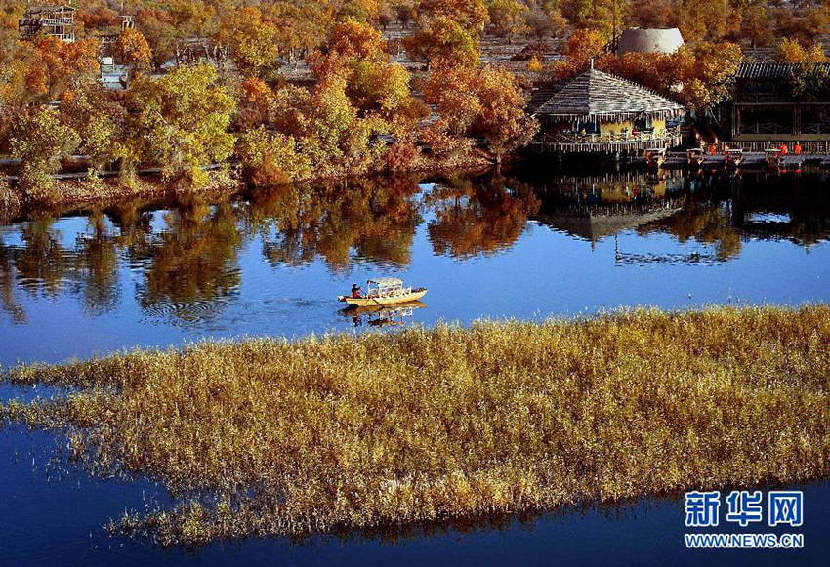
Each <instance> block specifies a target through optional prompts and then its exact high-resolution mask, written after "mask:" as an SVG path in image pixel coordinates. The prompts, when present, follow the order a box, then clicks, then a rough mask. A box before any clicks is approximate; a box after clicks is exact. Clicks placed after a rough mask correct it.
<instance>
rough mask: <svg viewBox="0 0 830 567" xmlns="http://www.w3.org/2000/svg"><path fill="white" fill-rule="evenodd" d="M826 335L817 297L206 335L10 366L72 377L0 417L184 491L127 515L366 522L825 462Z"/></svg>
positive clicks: (665, 487) (131, 521)
mask: <svg viewBox="0 0 830 567" xmlns="http://www.w3.org/2000/svg"><path fill="white" fill-rule="evenodd" d="M828 344H830V307H828V306H811V307H804V308H801V309H798V310H789V309H778V308H742V309H737V308H712V309H707V310H705V311H703V312H683V313H673V314H672V313H664V312H659V311H656V310H648V311H632V312H623V313H619V314H614V315H609V316H603V317H597V318H592V319H588V320H584V321H570V320H556V321H550V322H546V323H543V324H536V323H523V322H503V323H497V322H493V323H481V324H476V325H474V326H473V327H472V328H470V329H463V328H459V327H454V326H440V327H438V328H436V329H432V330H425V329H417V328H416V329H410V330H405V331H402V332H399V333H396V334H388V335H380V334H368V335H364V336H361V337H359V338H353V337H351V336H334V337H326V338H311V339H307V340H303V341H299V342H296V343H287V342H282V341H272V340H253V341H246V342H243V343H238V344H232V343H222V344H200V345H196V346H192V347H189V348H187V349H184V350H181V351H177V350H169V351H164V352H134V353H130V354H122V355H115V356H111V357H107V358H103V359H99V360H92V361H86V362H77V363H71V364H67V365H61V366H31V367H20V368H16V369H14V370H12V371H11V374H10V379H11V380H12V381H14V382H17V383H49V384H55V383H57V384H66V385H75V386H79V387H80V388H81V391H80V393H76V394H73V395H72V396H70V397H68V398H65V399H59V400H54V401H51V402H44V403H41V404H38V405H22V404H16V403H12V404H10V405H7V407H6V409H5V413H6V416H7V418H9V419H12V420H22V421H27V422H29V423H30V424H32V425H37V424H40V425H50V426H55V427H61V428H68V431H69V439H70V443H69V446H70V450H71V451H72V453H73V454H74V455H75V456H76V457H78V458H83V459H89V464H90V465H92V466H96V467H103V468H104V469H110V470H112V469H119V470H126V471H128V472H130V473H139V474H148V475H150V476H151V477H154V478H158V479H161V480H163V481H164V482H165V483H166V484H167V485H168V486H169V487H171V488H172V489H173V490H174V491H176V493H177V494H179V495H180V496H181V502H182V504H181V505H180V506H179V507H178V508H176V509H175V510H169V511H159V512H155V513H151V514H149V515H147V516H141V517H138V516H134V517H129V516H127V517H125V518H123V519H122V522H121V524H120V526H119V528H120V529H124V530H125V531H128V532H131V531H144V530H146V531H148V532H150V533H151V534H152V535H153V536H154V537H156V538H158V540H159V541H161V542H163V543H174V542H188V543H194V542H200V541H205V540H210V539H213V538H218V537H229V536H239V535H247V534H301V533H307V532H311V531H318V530H323V531H324V530H336V529H353V528H366V529H373V528H379V527H388V526H394V525H402V524H409V523H412V522H421V521H425V522H429V521H434V520H442V519H448V518H465V517H472V516H478V515H481V514H492V513H500V512H516V511H534V510H540V509H547V508H551V507H555V506H558V505H561V504H566V503H575V502H586V501H608V500H616V499H621V498H626V497H632V496H639V495H642V494H657V493H663V492H665V491H671V490H676V489H682V488H698V489H700V488H707V487H716V486H723V485H732V484H747V485H753V486H757V485H758V484H759V483H762V482H766V481H773V482H776V481H781V482H791V481H798V480H806V479H812V478H820V477H825V476H826V475H827V474H828V471H830V461H828V458H829V457H830V431H828V424H830V394H828V386H829V385H830V349H828ZM193 495H198V496H199V498H195V497H194V498H193V499H191V496H193Z"/></svg>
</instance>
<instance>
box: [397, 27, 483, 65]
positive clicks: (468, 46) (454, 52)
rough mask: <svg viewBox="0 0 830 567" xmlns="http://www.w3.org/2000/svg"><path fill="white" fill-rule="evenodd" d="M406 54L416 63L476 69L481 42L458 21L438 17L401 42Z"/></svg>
mask: <svg viewBox="0 0 830 567" xmlns="http://www.w3.org/2000/svg"><path fill="white" fill-rule="evenodd" d="M404 45H405V47H406V51H407V53H408V54H409V56H410V57H412V58H413V59H415V60H420V61H427V62H429V63H432V62H437V61H442V60H443V61H448V62H453V63H454V64H456V65H475V64H476V63H478V60H479V57H480V56H481V48H480V42H479V40H478V38H477V37H476V36H475V35H474V34H472V33H470V32H469V31H468V30H466V29H465V28H464V26H462V25H461V24H460V23H458V22H457V21H455V20H453V19H451V18H447V17H445V16H440V17H437V18H434V19H432V20H430V21H429V22H428V23H427V24H426V25H425V26H424V27H423V28H421V29H420V30H419V31H418V32H416V33H414V34H412V35H410V36H408V37H407V38H405V39H404Z"/></svg>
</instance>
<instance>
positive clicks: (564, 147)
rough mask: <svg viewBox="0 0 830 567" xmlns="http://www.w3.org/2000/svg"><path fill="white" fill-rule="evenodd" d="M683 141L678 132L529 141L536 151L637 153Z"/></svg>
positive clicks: (676, 144)
mask: <svg viewBox="0 0 830 567" xmlns="http://www.w3.org/2000/svg"><path fill="white" fill-rule="evenodd" d="M682 142H683V137H682V136H681V135H680V134H677V135H675V136H665V137H651V136H642V137H632V138H630V139H627V140H619V139H615V140H609V139H602V138H599V137H598V138H596V139H591V138H585V139H582V140H555V139H542V140H535V141H533V142H531V149H533V150H534V151H536V152H538V153H564V154H606V155H637V154H639V153H642V152H643V151H644V150H648V149H655V148H657V149H662V148H673V147H675V146H679V145H680V144H681V143H682Z"/></svg>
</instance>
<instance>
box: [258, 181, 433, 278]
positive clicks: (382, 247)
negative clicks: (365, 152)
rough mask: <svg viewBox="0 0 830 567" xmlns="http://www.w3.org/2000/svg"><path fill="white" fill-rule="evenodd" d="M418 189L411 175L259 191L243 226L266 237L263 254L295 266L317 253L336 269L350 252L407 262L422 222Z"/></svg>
mask: <svg viewBox="0 0 830 567" xmlns="http://www.w3.org/2000/svg"><path fill="white" fill-rule="evenodd" d="M418 191H419V186H418V183H417V181H416V180H415V179H413V178H399V179H395V180H391V181H389V180H386V181H381V180H364V181H361V182H356V183H351V184H348V185H331V186H323V187H310V186H303V185H297V186H289V187H283V188H277V189H274V190H272V191H268V192H264V191H260V192H257V193H255V194H254V195H253V196H252V198H251V201H250V204H249V205H248V206H247V207H246V209H247V211H246V224H247V228H248V229H249V230H252V231H256V232H259V233H261V234H263V235H264V246H263V253H264V254H265V257H266V258H267V259H268V261H269V262H270V263H271V264H273V265H280V264H284V265H288V266H298V265H302V264H307V263H309V262H312V261H313V260H314V259H315V258H316V257H318V256H320V257H322V258H323V259H324V261H325V262H326V264H327V265H328V266H329V267H330V268H331V269H332V270H340V271H344V270H346V269H348V268H349V267H350V265H351V262H352V258H353V256H357V257H359V258H362V259H365V260H366V261H370V262H375V263H379V264H384V263H388V264H392V265H406V264H408V263H409V261H410V249H411V247H412V239H413V237H414V235H415V229H416V227H417V226H418V224H419V223H420V222H421V217H420V214H419V212H418V203H417V201H416V200H415V199H413V196H414V195H415V194H416V193H418Z"/></svg>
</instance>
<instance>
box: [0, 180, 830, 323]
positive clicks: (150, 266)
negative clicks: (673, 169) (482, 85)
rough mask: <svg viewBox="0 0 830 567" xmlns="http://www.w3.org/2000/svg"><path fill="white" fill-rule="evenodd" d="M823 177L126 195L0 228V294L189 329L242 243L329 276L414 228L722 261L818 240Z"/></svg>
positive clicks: (463, 240)
mask: <svg viewBox="0 0 830 567" xmlns="http://www.w3.org/2000/svg"><path fill="white" fill-rule="evenodd" d="M825 183H826V179H825V178H824V177H823V176H821V175H803V176H780V177H779V176H772V177H769V176H767V175H766V174H763V173H759V174H757V175H751V176H743V177H738V176H734V175H733V176H722V177H721V176H696V177H684V176H682V175H677V174H674V175H672V174H660V175H658V176H654V175H649V174H645V173H636V172H632V173H615V174H608V175H598V176H594V177H564V176H563V177H555V178H551V177H547V178H541V179H540V178H534V177H532V176H524V177H522V178H521V179H517V178H516V177H506V176H502V175H493V174H488V175H480V176H474V177H458V178H454V177H450V178H444V179H441V180H439V181H437V182H434V183H421V184H419V182H418V180H417V179H415V178H412V177H403V178H396V179H393V180H388V179H385V180H384V179H368V180H364V181H360V182H356V183H349V184H333V185H326V186H314V187H312V186H304V185H296V186H288V187H279V188H274V189H272V190H268V191H257V192H255V193H253V194H251V195H249V196H248V197H247V198H246V199H242V200H234V201H227V202H222V203H218V204H202V203H191V204H188V205H177V206H170V205H161V206H160V205H159V204H152V203H141V202H135V203H131V204H128V205H124V206H119V207H116V208H112V209H107V210H105V211H93V212H91V213H88V214H86V215H82V216H73V217H67V218H63V219H60V218H58V217H45V216H44V217H41V218H36V219H32V220H27V221H24V222H20V223H17V224H11V225H6V226H3V227H0V305H2V309H3V311H5V312H6V313H7V314H8V316H9V318H10V320H11V321H13V322H14V323H17V324H25V323H26V322H27V320H28V319H27V313H26V307H25V305H26V302H25V301H24V300H23V298H24V297H27V296H28V297H30V298H33V299H37V298H41V299H47V300H50V301H57V300H59V299H60V298H62V297H64V296H66V297H76V298H78V304H79V305H80V306H81V308H82V309H83V311H84V313H85V314H87V315H90V316H97V315H102V314H104V313H108V312H112V311H117V310H118V309H119V305H122V304H123V303H124V295H125V294H132V293H134V294H135V301H136V304H137V305H138V307H139V308H140V310H141V311H142V313H143V315H144V316H145V317H147V318H149V319H150V321H163V322H172V323H174V324H184V325H189V324H193V323H197V322H200V321H205V320H209V319H211V318H215V317H217V316H218V315H219V314H221V313H222V312H223V310H225V309H226V308H227V306H228V305H229V304H232V303H234V302H237V303H238V302H239V301H240V287H241V285H242V282H243V280H244V279H245V277H246V275H245V274H244V273H243V272H245V270H247V269H250V268H245V269H243V267H242V266H243V258H250V257H251V256H250V255H251V253H250V252H249V251H246V250H247V249H246V247H250V248H251V250H252V251H254V253H255V254H260V256H259V261H260V262H262V261H264V263H265V264H266V265H268V266H270V267H271V270H272V272H270V274H271V275H269V276H268V277H276V276H277V275H279V274H288V273H291V269H292V268H297V267H303V266H308V265H312V264H314V263H315V262H318V261H320V262H322V264H323V265H324V266H325V267H326V268H327V269H328V270H329V271H330V272H331V274H334V275H337V274H342V275H343V276H342V277H344V278H345V277H347V275H348V274H349V273H350V272H351V271H353V270H356V269H365V270H367V271H369V270H371V271H375V270H380V271H383V270H391V271H395V270H402V269H405V268H407V267H408V266H409V265H410V264H411V263H412V261H413V249H414V248H416V241H417V238H422V239H424V240H425V244H427V246H428V247H429V248H430V249H431V252H432V253H433V254H434V255H435V256H438V257H450V258H453V259H458V260H469V259H473V258H480V257H492V256H497V255H499V254H501V253H506V252H508V251H510V250H511V249H512V248H513V247H515V246H516V244H517V242H518V241H519V240H520V238H521V237H522V235H523V234H524V233H525V231H526V230H527V227H528V226H531V225H532V224H534V223H536V224H543V225H547V226H549V227H551V228H553V229H555V230H556V231H557V232H559V233H564V234H567V235H569V236H570V237H573V238H576V239H583V240H586V241H588V242H590V243H591V246H592V247H595V246H597V243H599V242H600V241H602V240H603V239H605V238H608V237H614V238H615V248H614V262H615V264H616V265H627V264H650V263H668V264H705V263H710V264H712V263H723V262H728V261H731V260H734V259H736V258H738V257H739V256H740V255H741V252H742V250H743V248H744V246H745V245H746V243H747V242H748V241H750V240H787V241H790V242H792V243H795V244H797V245H798V246H801V247H805V248H806V249H808V250H809V249H810V247H812V246H814V245H816V243H818V242H822V241H826V240H828V237H830V198H828V196H827V194H826V191H825V190H824V187H825V186H826V185H825ZM529 221H532V222H529ZM419 229H423V230H424V233H423V236H417V235H418V234H419ZM622 233H626V234H629V233H630V234H633V235H639V236H640V237H643V239H644V240H645V239H646V237H649V236H651V235H666V236H668V237H670V238H671V239H672V240H674V241H675V242H677V243H679V244H680V245H681V246H679V247H675V248H672V247H670V246H665V245H661V247H660V249H659V250H655V251H647V252H641V251H638V250H630V249H628V248H627V247H629V246H630V245H631V240H630V239H627V242H624V243H623V242H620V243H616V237H617V235H619V234H622ZM249 245H250V246H249ZM586 252H587V253H589V254H590V253H591V252H590V250H586ZM246 265H248V266H250V264H246ZM360 266H363V268H360ZM286 268H287V270H286ZM370 273H371V272H370ZM260 277H262V276H260ZM133 281H134V282H135V283H134V285H133V286H132V287H133V289H130V286H129V284H130V283H131V282H133ZM332 311H333V310H332ZM393 315H394V314H393ZM364 319H365V317H361V324H362V323H363V320H364ZM380 319H389V320H390V321H393V320H395V317H385V318H384V317H382V318H380ZM365 324H366V325H370V324H371V323H370V322H369V320H368V319H366V321H365Z"/></svg>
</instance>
